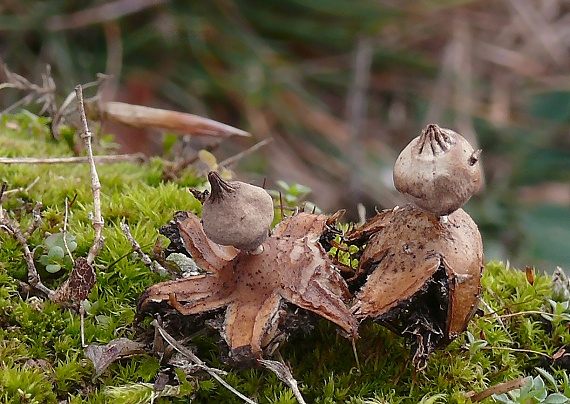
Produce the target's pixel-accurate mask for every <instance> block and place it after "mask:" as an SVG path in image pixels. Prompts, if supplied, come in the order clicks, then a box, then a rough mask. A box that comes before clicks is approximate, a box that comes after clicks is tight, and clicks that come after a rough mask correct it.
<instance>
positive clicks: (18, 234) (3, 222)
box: [0, 206, 54, 298]
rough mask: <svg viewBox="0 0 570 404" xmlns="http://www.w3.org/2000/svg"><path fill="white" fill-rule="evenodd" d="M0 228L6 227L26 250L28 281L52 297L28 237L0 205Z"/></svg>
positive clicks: (51, 291)
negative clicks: (38, 269)
mask: <svg viewBox="0 0 570 404" xmlns="http://www.w3.org/2000/svg"><path fill="white" fill-rule="evenodd" d="M0 229H4V230H5V231H6V232H7V233H8V234H10V235H11V236H12V237H14V238H15V239H16V240H17V241H18V243H20V245H21V246H22V249H23V250H24V260H25V261H26V264H27V265H28V283H29V284H30V286H32V287H33V288H35V289H37V290H39V291H40V292H42V293H45V294H46V295H47V297H48V298H51V296H52V295H53V293H54V291H53V290H51V289H50V288H48V287H47V286H45V285H44V284H43V283H42V281H41V279H40V275H39V274H38V271H37V269H36V265H35V263H34V255H33V253H32V252H31V251H30V247H29V246H28V239H27V238H26V237H25V236H24V233H22V230H21V229H20V226H18V225H17V224H16V223H14V222H12V220H11V219H10V218H9V217H8V216H7V215H5V214H4V210H3V209H2V207H1V206H0Z"/></svg>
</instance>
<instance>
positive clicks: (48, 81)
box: [0, 65, 55, 116]
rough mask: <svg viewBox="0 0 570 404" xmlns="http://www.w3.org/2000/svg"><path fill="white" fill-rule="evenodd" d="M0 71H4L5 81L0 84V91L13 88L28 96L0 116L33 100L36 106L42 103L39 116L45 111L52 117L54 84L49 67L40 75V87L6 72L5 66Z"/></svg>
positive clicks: (1, 112)
mask: <svg viewBox="0 0 570 404" xmlns="http://www.w3.org/2000/svg"><path fill="white" fill-rule="evenodd" d="M2 69H3V70H4V75H5V76H6V80H7V81H6V82H5V83H1V84H0V90H2V89H4V88H13V89H16V90H20V91H26V92H27V93H28V94H27V95H26V96H24V97H23V98H22V99H20V100H19V101H17V102H15V103H14V104H12V105H10V106H9V107H8V108H6V109H4V110H3V111H0V116H1V115H3V114H6V113H8V112H10V111H12V110H13V109H15V108H18V107H19V106H21V105H27V104H30V103H31V102H32V101H34V99H35V100H36V102H37V103H38V104H41V103H43V106H42V110H41V112H40V115H41V114H42V113H43V112H45V111H47V112H48V113H49V114H50V115H53V112H54V111H55V82H54V81H53V78H52V77H51V67H50V65H46V71H45V73H42V84H41V85H37V84H34V83H32V82H30V81H29V80H28V79H26V78H25V77H23V76H20V75H19V74H16V73H12V72H11V71H10V70H8V67H7V66H6V65H3V66H2Z"/></svg>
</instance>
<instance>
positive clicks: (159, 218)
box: [0, 114, 570, 404]
mask: <svg viewBox="0 0 570 404" xmlns="http://www.w3.org/2000/svg"><path fill="white" fill-rule="evenodd" d="M0 133H1V134H2V135H1V136H0V155H2V156H19V157H22V156H36V157H37V156H38V154H41V155H42V157H45V154H44V152H43V151H44V150H47V153H48V155H49V156H53V157H55V156H65V155H70V154H71V152H70V151H69V149H68V147H67V145H65V144H63V143H56V142H54V141H52V140H50V137H49V134H48V129H47V126H46V122H45V121H44V120H42V119H40V118H36V117H34V116H32V115H29V114H21V115H18V116H4V117H2V120H1V122H0ZM162 168H163V163H162V162H161V161H160V159H154V160H153V161H151V162H150V163H147V164H142V165H135V164H130V163H122V164H120V165H108V166H104V165H100V166H98V171H99V175H100V179H101V183H102V190H101V192H102V195H103V200H102V209H103V217H104V219H105V228H104V230H103V235H104V236H105V239H106V245H105V248H103V249H102V250H101V252H100V255H99V256H98V258H97V259H96V261H95V264H96V265H97V284H96V285H95V287H94V288H93V290H92V291H91V293H90V295H89V304H88V306H87V316H86V330H85V334H86V338H87V343H107V342H109V341H110V340H112V339H114V338H117V337H120V336H124V337H127V338H131V339H134V338H136V337H137V335H138V334H137V330H135V327H134V326H133V323H132V322H133V318H134V316H135V307H136V300H137V298H138V296H139V294H140V293H141V292H142V291H143V290H144V289H145V288H146V287H148V286H149V285H151V284H153V283H156V282H158V281H159V280H161V278H160V276H159V275H157V274H155V273H153V272H151V271H150V270H149V269H148V268H147V267H145V266H144V265H143V264H142V263H141V262H140V261H138V260H136V259H134V258H133V257H132V256H131V255H130V254H129V252H130V245H129V243H128V242H127V240H126V238H125V237H124V235H123V234H122V232H121V230H120V228H119V226H118V223H119V222H120V221H121V220H126V221H128V223H129V225H130V227H131V231H132V233H133V236H134V237H135V238H136V239H137V240H138V241H139V243H140V244H141V245H142V246H143V250H145V251H148V250H149V249H150V248H152V247H151V245H152V244H153V243H154V242H155V241H156V239H157V237H159V234H158V228H159V227H160V226H162V225H164V224H166V223H167V222H168V220H170V219H171V217H172V215H173V213H174V212H175V211H177V210H193V211H198V210H199V209H200V204H199V203H198V202H197V201H196V200H195V199H194V198H193V197H192V196H191V195H190V193H189V192H188V191H187V189H186V186H187V185H188V184H192V185H196V184H199V183H203V182H204V179H202V178H197V176H196V175H195V173H193V172H192V171H191V170H189V171H188V173H187V174H185V176H184V178H185V180H184V181H185V182H184V184H177V183H172V182H165V181H162V180H161V178H162ZM0 176H1V178H0V180H2V181H6V182H7V183H8V185H9V189H15V188H19V187H21V188H22V190H20V191H18V192H15V193H11V194H8V195H5V196H4V198H3V201H4V203H3V207H4V208H5V209H6V210H7V211H8V212H9V213H10V215H11V216H13V217H14V218H15V219H16V220H18V221H20V222H21V223H22V225H23V227H26V226H27V225H28V224H29V223H30V221H31V215H30V212H31V209H32V207H33V205H34V203H35V202H36V201H41V202H42V203H43V214H44V222H43V225H42V227H41V228H40V229H39V231H37V232H36V233H34V235H33V236H32V237H31V239H30V240H29V242H30V246H31V247H32V248H33V247H35V246H37V245H40V244H42V243H43V242H44V240H45V235H46V232H49V233H54V232H58V231H61V227H62V224H63V212H64V200H65V198H66V197H67V198H68V199H69V200H71V199H73V197H74V196H75V195H76V194H77V198H76V202H75V204H74V205H73V206H72V208H71V209H70V217H69V225H68V229H69V232H71V233H72V234H73V235H74V236H75V237H76V239H77V243H78V246H77V249H76V250H75V251H74V254H75V255H76V256H85V255H86V253H87V250H88V249H89V247H90V246H91V243H92V237H93V229H92V227H91V222H90V220H89V217H88V213H89V212H90V211H92V196H91V189H90V180H89V170H88V168H87V167H86V166H81V165H64V164H59V165H44V166H30V165H4V166H2V171H1V175H0ZM36 179H37V181H36V182H35V184H34V185H33V186H30V184H32V183H33V182H34V181H35V180H36ZM28 186H30V187H29V189H26V188H27V187H28ZM0 243H1V248H0V403H58V402H60V401H68V402H70V403H90V404H91V403H107V402H111V401H115V402H137V400H136V399H137V397H138V398H140V397H143V398H144V397H148V396H149V394H150V393H149V391H148V387H149V385H152V384H153V383H154V381H155V380H156V377H157V375H158V373H159V369H160V365H159V363H158V361H157V360H156V359H155V358H152V357H149V356H138V357H133V358H129V359H123V360H121V361H119V362H116V363H113V364H112V365H111V366H110V367H109V369H107V370H106V371H105V372H104V373H103V375H101V376H100V377H98V378H96V379H93V374H94V370H93V366H92V364H91V363H90V362H89V361H88V360H87V359H85V357H84V355H83V348H82V347H81V341H80V337H79V316H78V315H77V314H75V313H74V312H72V311H70V310H67V309H63V308H61V307H60V306H58V305H55V304H52V303H50V302H48V301H45V299H43V298H39V297H37V296H33V295H32V294H28V293H27V292H26V291H25V289H23V288H22V286H21V283H20V282H21V281H22V280H25V279H26V265H25V262H24V260H23V258H22V252H21V249H20V247H19V245H18V244H17V243H16V242H14V240H13V239H12V238H11V237H10V236H9V235H8V234H7V233H5V232H0ZM42 276H44V278H42V280H43V281H44V282H45V283H46V284H47V285H48V286H50V287H52V288H53V287H57V286H58V285H59V284H61V282H62V281H63V280H64V279H65V278H66V276H67V273H66V271H64V270H62V271H60V272H58V273H56V274H53V275H48V274H47V273H44V274H42ZM550 282H551V279H550V277H548V276H546V275H539V274H537V275H535V277H534V282H533V284H531V283H529V280H528V279H527V277H526V276H525V273H524V272H521V271H518V270H515V269H510V268H508V266H505V265H504V264H502V263H499V262H491V263H488V264H487V267H486V271H485V273H484V275H483V299H484V300H485V302H486V303H487V304H488V305H489V306H490V307H491V309H492V310H494V311H496V314H495V315H490V314H485V315H483V316H478V317H475V319H474V320H473V321H472V322H471V323H470V325H469V332H470V336H471V339H470V338H468V335H467V334H466V335H463V336H460V337H459V338H458V339H457V340H456V341H454V342H453V343H452V344H451V345H450V346H448V347H447V348H446V349H444V350H441V351H437V352H436V353H435V354H433V355H432V357H431V358H430V361H429V362H428V366H427V369H426V370H425V372H423V373H420V374H416V375H414V372H413V366H412V365H411V363H410V356H409V351H408V348H407V347H406V346H405V342H404V340H402V339H401V338H399V337H397V336H395V335H393V334H391V333H390V332H388V331H387V330H385V329H383V328H381V327H380V326H378V325H375V324H372V323H369V324H365V325H363V326H362V327H361V329H360V334H361V339H360V340H358V342H357V351H358V356H359V359H360V365H361V369H360V371H358V370H357V369H356V363H355V359H354V356H353V353H352V346H351V344H350V342H349V341H347V340H346V339H345V338H343V337H341V336H340V335H338V334H337V333H336V332H335V331H334V327H333V326H332V325H331V324H328V323H327V322H323V323H322V324H321V325H320V326H319V327H318V328H317V329H316V330H315V331H314V332H313V333H312V334H311V335H309V336H306V335H297V336H295V337H294V338H293V339H292V340H291V341H290V342H289V343H286V344H285V345H284V347H283V349H282V354H283V356H284V358H285V359H286V360H287V361H288V362H289V363H290V364H291V367H292V369H293V373H294V376H295V377H296V378H297V380H298V381H299V383H300V388H301V391H302V393H303V394H304V395H305V398H306V400H307V402H314V403H338V402H343V403H384V402H386V403H419V402H422V401H421V400H422V399H424V401H423V402H424V403H427V402H447V403H466V402H467V399H466V398H465V393H466V392H468V391H470V390H476V391H478V390H482V389H485V388H486V387H488V386H490V385H493V384H496V383H500V382H504V381H507V380H512V379H514V378H516V377H519V376H521V375H533V376H535V375H536V372H535V367H536V366H545V367H546V366H548V365H549V361H548V360H547V358H546V356H545V355H552V354H554V353H555V352H556V350H557V349H558V348H559V347H561V346H562V345H564V344H566V343H568V341H570V330H569V327H568V324H569V321H568V316H566V317H565V316H564V315H560V314H558V315H556V316H552V320H548V319H547V318H545V317H544V316H543V315H541V314H538V312H546V313H553V309H554V310H559V309H560V307H558V306H557V305H556V302H554V301H552V302H549V299H552V291H551V287H550ZM563 314H564V313H563ZM566 314H567V312H566ZM497 316H502V318H501V321H499V318H497ZM192 344H194V345H195V346H197V349H198V354H199V356H200V357H201V358H202V359H204V360H206V361H207V362H208V363H209V364H210V365H211V366H220V367H222V365H221V364H220V363H219V361H218V359H216V357H217V353H218V352H217V350H216V348H215V347H216V345H215V341H214V340H213V339H211V338H210V337H208V336H198V337H196V338H194V339H193V340H192ZM485 344H486V345H485ZM227 370H229V371H230V372H229V375H228V376H226V377H225V379H226V380H227V381H228V382H229V383H230V384H231V385H233V386H234V387H235V388H237V389H238V390H239V391H241V392H242V393H243V394H246V395H248V396H250V397H252V398H253V399H255V400H256V401H258V402H260V403H282V404H284V403H294V402H295V399H294V397H293V395H292V393H291V392H290V390H289V389H288V388H287V387H286V386H284V385H283V384H282V383H281V382H279V381H278V380H277V379H276V377H275V376H274V375H273V374H271V373H269V372H267V371H263V370H259V369H252V370H248V371H234V370H231V369H227ZM549 371H550V372H551V373H553V374H554V376H555V377H561V374H562V372H563V370H562V369H550V370H549ZM175 373H177V377H178V379H179V380H182V381H183V383H182V385H180V387H179V388H178V390H177V391H173V392H172V395H166V394H164V395H163V396H162V397H159V396H158V395H157V396H156V402H162V403H167V402H172V403H187V402H195V403H218V402H223V403H239V402H241V400H240V399H238V398H237V397H235V396H234V395H233V394H232V393H230V392H229V391H227V390H226V389H224V388H223V387H222V386H220V385H219V384H218V383H216V382H213V381H212V380H209V379H191V378H185V376H184V375H183V374H182V373H181V372H180V371H175ZM145 394H146V395H145ZM190 397H194V398H193V400H191V399H190ZM485 402H488V403H491V402H494V401H493V399H487V400H486V401H485Z"/></svg>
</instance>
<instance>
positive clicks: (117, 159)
mask: <svg viewBox="0 0 570 404" xmlns="http://www.w3.org/2000/svg"><path fill="white" fill-rule="evenodd" d="M91 158H92V159H93V161H94V162H95V163H97V164H112V163H121V162H124V161H133V162H143V161H145V160H146V157H145V156H144V154H142V153H135V154H119V155H109V156H91ZM89 161H90V157H88V156H86V157H50V158H47V157H46V158H39V157H0V164H72V163H89Z"/></svg>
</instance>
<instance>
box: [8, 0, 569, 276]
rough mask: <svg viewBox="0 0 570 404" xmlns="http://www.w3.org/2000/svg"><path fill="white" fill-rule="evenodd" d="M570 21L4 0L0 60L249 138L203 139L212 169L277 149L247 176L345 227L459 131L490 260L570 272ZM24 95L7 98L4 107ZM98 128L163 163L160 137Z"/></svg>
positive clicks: (550, 16)
mask: <svg viewBox="0 0 570 404" xmlns="http://www.w3.org/2000/svg"><path fill="white" fill-rule="evenodd" d="M569 20H570V2H562V1H554V0H550V1H549V0H495V1H465V0H464V1H458V0H446V1H443V0H442V1H427V0H425V1H419V0H409V1H398V0H392V1H372V0H361V1H349V0H322V1H312V2H309V1H302V0H279V1H276V0H265V1H251V0H250V1H247V0H214V1H181V0H178V1H174V0H173V1H166V0H117V1H82V2H79V1H64V0H46V1H35V0H4V1H3V2H2V4H1V5H0V59H1V60H2V62H3V63H5V64H6V65H7V66H8V68H9V69H10V70H11V71H12V72H15V73H18V74H20V75H22V76H24V77H26V78H28V79H29V80H31V81H33V82H40V81H41V79H40V76H41V74H42V73H43V72H44V71H45V66H46V64H50V65H51V71H52V75H53V78H54V81H55V83H56V85H57V96H58V101H59V102H62V101H63V99H64V98H65V96H66V95H67V94H68V92H70V91H72V90H73V87H74V86H75V85H76V84H78V83H86V82H89V81H92V80H94V78H95V75H96V73H106V74H109V75H113V77H115V79H116V80H115V81H113V82H112V83H111V84H110V85H108V86H107V87H106V90H105V93H104V96H105V97H106V98H107V99H109V100H111V99H113V100H121V101H126V102H130V103H136V104H143V105H147V106H154V107H163V108H170V109H175V110H180V111H185V112H191V113H195V114H199V115H203V116H208V117H210V118H213V119H216V120H219V121H222V122H224V123H228V124H231V125H234V126H237V127H239V128H242V129H245V130H247V131H250V132H251V133H252V135H253V136H252V138H250V139H229V140H226V141H224V142H220V143H219V144H215V142H213V141H212V142H210V143H209V144H208V147H210V148H212V149H213V153H214V155H215V156H216V157H217V158H218V160H222V159H223V158H226V157H229V156H232V155H235V154H236V153H238V152H240V151H242V150H244V149H246V148H248V147H250V146H252V145H253V144H255V143H256V142H258V141H261V140H263V139H267V138H273V139H274V141H273V142H272V143H270V144H269V145H267V146H264V147H263V148H261V149H260V150H259V151H257V152H256V153H254V154H252V155H250V156H248V157H246V158H244V159H242V160H241V161H240V163H239V165H238V166H237V167H235V170H236V172H237V173H238V177H239V178H240V179H245V180H251V181H257V182H260V181H261V179H262V178H263V177H267V179H268V184H269V187H273V186H274V184H275V182H276V181H277V180H284V181H286V182H287V183H300V184H303V185H306V186H308V187H310V188H311V189H312V190H313V192H312V194H311V195H310V196H309V199H310V200H311V201H313V202H315V203H316V204H317V205H318V206H319V207H321V208H322V209H323V210H325V211H328V212H333V211H335V210H336V209H340V208H346V209H347V210H348V217H349V219H353V220H354V219H356V218H357V210H356V206H357V204H358V203H362V204H364V206H365V207H366V208H367V212H368V215H372V214H373V212H374V208H375V207H376V208H378V209H382V208H390V207H393V206H394V205H395V204H402V203H403V200H402V199H401V197H400V196H399V195H398V194H397V193H396V192H395V191H394V188H393V185H392V180H391V168H392V165H393V163H394V161H395V158H396V156H397V154H398V153H399V151H400V150H401V149H402V148H403V147H404V146H405V145H406V144H407V143H408V142H409V141H410V140H411V139H412V138H413V137H415V136H417V135H419V133H420V130H421V128H422V127H424V126H425V125H426V124H427V123H438V124H439V125H441V126H444V127H449V128H452V129H454V130H456V131H458V132H459V133H461V134H463V135H464V136H465V137H466V138H467V139H468V140H470V141H471V142H472V143H473V144H474V145H475V146H476V147H480V148H482V149H483V164H484V168H485V176H486V180H485V186H484V188H483V189H482V190H481V192H480V193H479V194H478V195H476V196H475V197H474V198H473V199H472V200H471V201H470V202H469V204H468V205H467V207H466V209H467V210H468V212H469V213H470V214H471V215H472V216H473V217H474V219H475V220H476V222H477V223H478V224H479V226H480V229H481V231H482V233H483V238H484V241H485V245H486V258H487V259H501V260H504V261H507V260H509V261H511V262H512V263H514V264H516V265H517V266H519V267H524V266H525V265H536V266H537V269H539V270H544V271H547V272H551V271H552V270H553V269H554V268H555V266H557V265H558V266H561V267H563V268H564V269H565V270H566V271H567V272H569V270H570V74H569V73H570V29H569V28H568V27H569V26H570V24H569ZM2 81H5V77H3V78H2ZM23 95H25V94H23V93H22V92H18V91H16V90H13V89H3V90H2V91H1V92H0V108H2V109H5V108H7V107H9V106H10V105H12V104H13V103H14V102H16V101H18V100H19V99H20V98H21V97H22V96H23ZM27 108H29V109H31V110H32V111H36V110H37V111H39V109H40V106H38V105H28V106H27ZM106 130H107V131H111V132H113V133H114V134H115V135H116V139H117V142H118V143H120V144H121V145H122V149H123V150H122V151H125V152H131V151H143V152H145V153H147V154H149V155H152V154H158V155H161V154H162V153H163V150H162V145H163V141H162V140H161V137H160V136H157V134H156V133H152V132H148V133H141V132H140V131H133V130H132V129H129V128H124V127H107V128H106ZM202 146H203V143H202V144H201V147H202ZM169 157H170V158H176V157H180V156H176V155H172V153H171V154H170V156H169Z"/></svg>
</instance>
